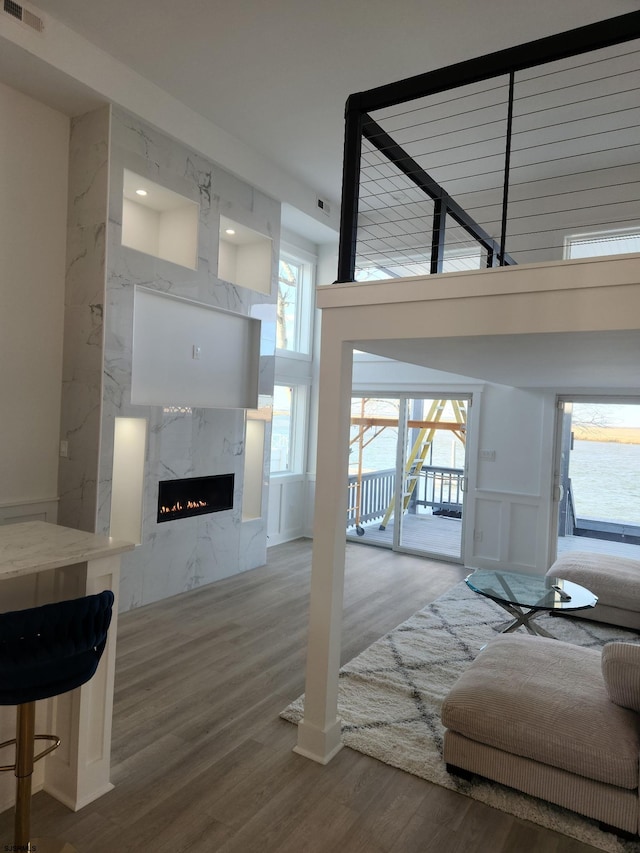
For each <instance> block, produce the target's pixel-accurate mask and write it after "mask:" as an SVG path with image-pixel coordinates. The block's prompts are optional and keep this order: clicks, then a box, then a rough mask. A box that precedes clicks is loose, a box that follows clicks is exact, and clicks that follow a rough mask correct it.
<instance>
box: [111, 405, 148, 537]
mask: <svg viewBox="0 0 640 853" xmlns="http://www.w3.org/2000/svg"><path fill="white" fill-rule="evenodd" d="M146 443H147V421H146V419H144V418H116V419H115V427H114V436H113V474H112V481H111V526H110V530H109V533H110V535H111V536H113V538H114V539H123V540H125V541H128V542H135V543H136V544H140V542H142V499H143V493H144V459H145V448H146Z"/></svg>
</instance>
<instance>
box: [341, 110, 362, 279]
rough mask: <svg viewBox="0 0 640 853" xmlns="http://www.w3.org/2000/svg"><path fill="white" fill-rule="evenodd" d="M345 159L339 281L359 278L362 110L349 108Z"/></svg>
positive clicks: (346, 117)
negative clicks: (357, 274)
mask: <svg viewBox="0 0 640 853" xmlns="http://www.w3.org/2000/svg"><path fill="white" fill-rule="evenodd" d="M343 158H344V159H343V161H342V164H343V165H342V205H341V207H340V244H339V246H338V277H337V279H336V281H337V282H341V283H342V282H347V281H354V280H355V272H356V250H357V249H356V247H357V242H358V201H359V195H360V162H361V159H362V113H361V112H359V111H358V110H352V109H349V106H348V104H347V108H346V110H345V122H344V155H343Z"/></svg>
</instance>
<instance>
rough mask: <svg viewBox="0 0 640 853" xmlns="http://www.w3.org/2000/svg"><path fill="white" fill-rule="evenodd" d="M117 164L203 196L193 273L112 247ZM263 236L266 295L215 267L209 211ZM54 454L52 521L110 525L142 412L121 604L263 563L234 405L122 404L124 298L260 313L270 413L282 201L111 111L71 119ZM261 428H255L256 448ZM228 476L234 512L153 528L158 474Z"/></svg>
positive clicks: (116, 227) (129, 315)
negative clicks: (134, 515) (123, 449)
mask: <svg viewBox="0 0 640 853" xmlns="http://www.w3.org/2000/svg"><path fill="white" fill-rule="evenodd" d="M125 169H128V170H129V171H131V172H134V173H135V174H137V175H141V176H144V177H147V178H149V179H150V180H152V181H154V182H155V183H157V184H160V185H161V186H163V187H166V188H168V189H170V190H172V191H174V192H177V193H180V194H181V195H183V196H185V197H187V198H189V199H191V200H193V201H195V202H197V203H198V204H199V205H200V218H199V233H198V263H197V269H196V270H191V269H188V268H186V267H182V266H179V265H178V264H174V263H171V262H169V261H164V260H160V259H158V258H155V257H153V256H151V255H147V254H144V253H142V252H139V251H137V250H135V249H130V248H127V247H124V246H122V244H121V230H122V189H123V173H124V170H125ZM221 214H222V215H223V216H225V217H227V218H229V219H231V220H233V221H235V222H237V223H239V224H241V225H245V226H247V227H249V228H251V229H253V230H254V231H256V232H258V233H260V234H263V235H265V236H267V237H270V238H271V239H272V241H273V243H272V245H273V250H272V269H271V287H270V288H269V289H270V292H271V294H273V295H265V294H261V293H258V292H256V291H253V290H249V289H247V288H243V287H239V286H237V285H234V284H231V283H229V282H225V281H222V280H221V279H219V278H218V277H217V272H218V231H219V219H220V215H221ZM68 225H69V233H68V258H67V268H68V271H67V291H66V311H65V313H66V325H65V352H64V369H63V397H62V428H61V438H62V439H66V440H67V441H68V443H69V456H68V458H67V459H61V460H60V463H61V465H60V510H59V513H58V520H59V523H60V524H63V525H66V526H69V527H77V528H80V529H84V530H88V531H90V532H97V533H108V532H109V530H110V507H111V480H112V470H113V442H114V424H115V419H116V418H117V417H130V418H143V419H145V420H146V422H147V442H146V459H145V470H144V499H143V524H142V538H141V543H140V544H139V546H138V547H137V548H136V549H135V550H134V551H133V552H131V553H128V554H126V555H124V557H123V559H122V570H121V581H120V610H129V609H132V608H135V607H139V606H141V605H143V604H147V603H150V602H152V601H157V600H159V599H162V598H167V597H169V596H171V595H175V594H177V593H180V592H183V591H186V590H189V589H193V588H194V587H197V586H200V585H202V584H206V583H210V582H212V581H214V580H218V579H220V578H223V577H227V576H229V575H232V574H235V573H237V572H240V571H244V570H246V569H250V568H253V567H255V566H258V565H262V564H263V563H264V562H265V559H266V541H267V532H266V507H267V490H268V470H269V459H268V452H267V451H266V450H265V453H264V455H263V471H262V518H258V519H251V520H248V521H243V520H242V503H243V486H244V482H243V481H244V467H243V465H244V452H245V448H244V436H245V413H244V411H243V410H232V409H229V410H225V409H213V408H211V409H209V408H208V409H204V408H200V409H198V408H194V409H193V410H191V411H190V410H189V409H188V407H185V406H184V405H182V406H181V407H180V408H176V407H172V400H170V399H167V400H166V403H165V406H164V407H160V406H138V405H132V404H131V370H132V358H133V305H134V292H135V288H136V287H137V286H141V287H144V288H146V289H147V290H149V289H151V290H156V291H158V292H159V293H165V294H171V295H173V296H179V297H182V298H185V299H189V300H193V301H194V302H198V303H204V304H205V305H210V306H215V307H220V308H224V309H228V310H231V311H234V312H236V313H239V314H243V315H247V316H251V317H256V318H258V319H260V320H261V321H262V333H261V341H260V378H259V394H260V407H261V409H264V410H265V411H266V412H267V413H268V416H269V417H270V409H271V404H272V394H273V376H274V364H275V293H276V288H275V281H276V275H277V248H278V244H279V229H280V204H279V203H278V202H276V201H274V200H273V199H271V198H269V197H267V196H265V195H264V194H262V193H260V192H258V191H256V190H254V189H253V188H252V187H250V186H249V185H247V184H246V183H244V182H243V181H241V180H239V179H238V178H236V177H234V176H232V175H230V174H229V173H227V172H225V171H223V170H222V169H220V168H218V167H217V166H216V165H215V164H213V163H212V162H210V161H208V160H207V159H205V158H204V157H202V156H200V155H199V154H197V153H194V152H193V151H191V150H189V149H188V148H186V147H185V146H184V145H182V144H180V143H177V142H175V141H174V140H172V139H169V138H167V137H166V136H164V135H163V134H161V133H159V132H158V131H156V130H155V129H153V128H152V127H150V126H148V125H146V124H143V123H142V122H140V121H139V120H138V119H136V118H134V117H133V116H131V115H129V114H128V113H125V112H124V111H121V110H119V109H115V108H114V109H110V108H104V109H101V110H98V111H96V112H93V113H89V114H87V115H85V116H82V117H80V118H78V119H75V120H74V121H73V123H72V131H71V143H70V191H69V222H68ZM270 433H271V424H270V421H268V422H267V424H266V430H265V448H268V447H269V444H270ZM227 473H233V474H235V493H234V508H233V510H230V511H224V512H217V513H214V514H211V515H202V516H198V517H194V518H188V519H181V520H176V521H171V522H167V523H163V524H160V525H158V524H157V522H156V512H157V492H158V481H159V480H165V479H171V478H178V477H197V476H204V475H207V474H227Z"/></svg>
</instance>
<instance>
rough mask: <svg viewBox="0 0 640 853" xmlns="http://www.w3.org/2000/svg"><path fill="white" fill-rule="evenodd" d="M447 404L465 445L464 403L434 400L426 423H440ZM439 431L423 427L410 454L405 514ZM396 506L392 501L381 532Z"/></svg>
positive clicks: (405, 484)
mask: <svg viewBox="0 0 640 853" xmlns="http://www.w3.org/2000/svg"><path fill="white" fill-rule="evenodd" d="M447 402H451V407H452V409H453V416H454V418H455V421H456V423H458V424H460V429H459V430H454V435H455V436H457V437H458V438H459V439H460V441H461V442H462V443H463V444H464V441H465V431H464V426H465V424H466V411H465V408H464V403H463V402H462V401H460V400H451V401H448V400H434V401H433V402H432V404H431V406H430V407H429V411H428V413H427V416H426V418H425V421H426V422H428V423H433V424H435V423H439V422H440V420H441V419H442V414H443V412H444V408H445V406H446V404H447ZM437 430H438V427H437V426H429V427H422V428H421V429H420V430H419V432H418V435H417V437H416V440H415V442H414V444H413V447H412V448H411V453H410V454H409V458H408V459H407V462H406V464H405V466H404V491H403V493H402V512H403V514H404V513H405V512H406V511H407V509H408V507H409V502H410V500H411V497H412V495H413V493H414V491H415V488H416V485H417V483H418V478H419V476H420V472H421V471H422V467H423V465H424V463H425V461H426V458H427V455H428V453H429V451H430V450H431V445H432V444H433V439H434V438H435V435H436V432H437ZM394 505H395V501H391V503H390V504H389V506H388V507H387V511H386V513H385V516H384V518H383V519H382V523H381V524H380V530H384V529H385V528H386V526H387V524H388V523H389V521H390V519H391V516H392V515H393V512H394Z"/></svg>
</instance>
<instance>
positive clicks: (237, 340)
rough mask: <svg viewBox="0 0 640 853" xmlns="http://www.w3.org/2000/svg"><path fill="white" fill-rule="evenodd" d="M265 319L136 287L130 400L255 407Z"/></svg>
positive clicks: (201, 406)
mask: <svg viewBox="0 0 640 853" xmlns="http://www.w3.org/2000/svg"><path fill="white" fill-rule="evenodd" d="M259 369H260V320H256V319H254V318H253V317H247V316H245V315H243V314H236V313H234V312H233V311H227V310H224V309H222V308H214V307H213V306H211V305H205V304H203V303H200V302H194V301H192V300H189V299H183V298H181V297H177V296H171V295H168V294H164V293H158V292H155V291H152V290H148V289H147V288H144V287H136V290H135V299H134V314H133V360H132V371H131V402H132V403H133V404H134V405H136V404H137V405H147V406H170V405H174V406H191V407H193V408H213V409H215V408H219V409H255V408H256V407H257V405H258V374H259Z"/></svg>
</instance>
